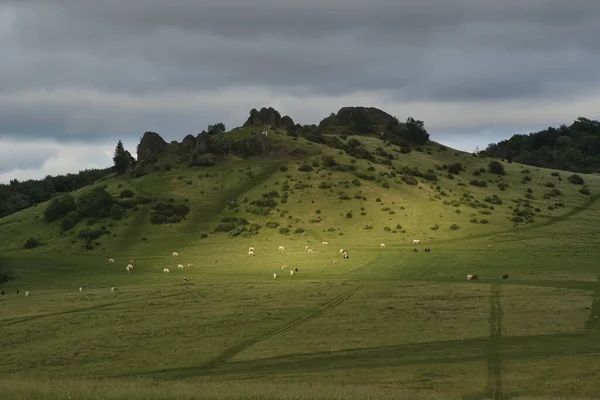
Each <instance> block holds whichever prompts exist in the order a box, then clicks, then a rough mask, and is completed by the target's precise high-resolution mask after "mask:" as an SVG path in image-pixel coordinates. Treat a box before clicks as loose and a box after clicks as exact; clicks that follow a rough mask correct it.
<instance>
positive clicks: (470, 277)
mask: <svg viewBox="0 0 600 400" xmlns="http://www.w3.org/2000/svg"><path fill="white" fill-rule="evenodd" d="M477 279H479V276H477V275H467V280H468V281H472V280H477Z"/></svg>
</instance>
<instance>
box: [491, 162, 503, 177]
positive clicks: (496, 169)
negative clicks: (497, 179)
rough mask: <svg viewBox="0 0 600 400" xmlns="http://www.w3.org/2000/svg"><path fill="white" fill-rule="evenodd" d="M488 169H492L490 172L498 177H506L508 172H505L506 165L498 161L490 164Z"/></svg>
mask: <svg viewBox="0 0 600 400" xmlns="http://www.w3.org/2000/svg"><path fill="white" fill-rule="evenodd" d="M488 168H489V169H490V172H491V173H493V174H496V175H504V174H505V173H506V172H504V165H502V164H501V163H500V162H498V161H492V162H490V163H489V164H488Z"/></svg>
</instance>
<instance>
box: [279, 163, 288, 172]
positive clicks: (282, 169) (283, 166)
mask: <svg viewBox="0 0 600 400" xmlns="http://www.w3.org/2000/svg"><path fill="white" fill-rule="evenodd" d="M279 170H280V171H282V172H285V171H287V170H288V166H287V165H281V166H279Z"/></svg>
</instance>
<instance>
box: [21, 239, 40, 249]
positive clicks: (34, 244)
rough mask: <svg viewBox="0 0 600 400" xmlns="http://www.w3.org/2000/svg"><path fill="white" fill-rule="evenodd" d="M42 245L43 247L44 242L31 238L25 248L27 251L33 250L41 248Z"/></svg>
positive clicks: (26, 242)
mask: <svg viewBox="0 0 600 400" xmlns="http://www.w3.org/2000/svg"><path fill="white" fill-rule="evenodd" d="M41 245H42V242H41V241H40V240H39V239H38V238H35V237H30V238H29V239H27V240H26V241H25V244H24V246H23V247H24V248H26V249H33V248H36V247H39V246H41Z"/></svg>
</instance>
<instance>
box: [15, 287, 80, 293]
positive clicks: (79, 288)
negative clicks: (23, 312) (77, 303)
mask: <svg viewBox="0 0 600 400" xmlns="http://www.w3.org/2000/svg"><path fill="white" fill-rule="evenodd" d="M79 291H80V292H83V288H82V287H81V286H79ZM17 293H19V292H17Z"/></svg>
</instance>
